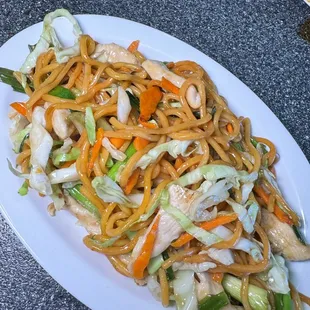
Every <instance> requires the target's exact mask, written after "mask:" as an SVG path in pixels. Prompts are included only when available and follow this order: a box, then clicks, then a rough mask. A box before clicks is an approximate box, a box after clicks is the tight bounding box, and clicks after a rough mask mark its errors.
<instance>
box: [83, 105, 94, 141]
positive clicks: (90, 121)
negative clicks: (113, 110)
mask: <svg viewBox="0 0 310 310" xmlns="http://www.w3.org/2000/svg"><path fill="white" fill-rule="evenodd" d="M85 127H86V131H87V136H88V140H89V143H90V144H91V145H94V144H95V142H96V122H95V119H94V114H93V110H92V108H91V107H87V108H86V114H85Z"/></svg>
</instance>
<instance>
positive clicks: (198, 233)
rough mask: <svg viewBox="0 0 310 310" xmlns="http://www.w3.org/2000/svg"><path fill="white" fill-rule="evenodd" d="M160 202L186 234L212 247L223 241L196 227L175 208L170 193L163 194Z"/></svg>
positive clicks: (164, 192)
mask: <svg viewBox="0 0 310 310" xmlns="http://www.w3.org/2000/svg"><path fill="white" fill-rule="evenodd" d="M160 202H161V208H162V209H163V210H164V211H165V212H167V213H168V214H169V215H171V216H172V218H174V219H175V220H176V221H177V222H178V224H179V225H180V226H181V227H182V228H183V229H184V230H185V231H186V232H188V233H189V234H191V235H192V236H194V237H195V238H196V239H197V240H199V241H200V242H201V243H203V244H205V245H208V246H210V245H212V244H214V243H217V242H219V241H221V240H222V239H221V238H219V237H218V236H217V235H215V234H213V233H210V232H208V231H206V230H204V229H202V228H200V227H198V226H196V225H194V224H193V222H192V221H191V220H190V219H189V218H188V217H187V216H186V215H185V214H184V213H183V212H182V211H180V210H179V209H178V208H175V207H173V206H172V205H171V204H170V203H169V193H168V191H167V190H164V191H163V192H162V195H161V200H160Z"/></svg>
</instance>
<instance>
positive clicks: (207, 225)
mask: <svg viewBox="0 0 310 310" xmlns="http://www.w3.org/2000/svg"><path fill="white" fill-rule="evenodd" d="M237 218H238V217H237V215H236V214H235V213H233V214H229V215H221V216H218V217H217V218H215V219H213V220H211V221H208V222H204V223H202V224H201V225H200V228H202V229H204V230H211V229H213V228H215V227H217V226H220V225H225V224H228V223H231V222H233V221H235V220H236V219H237ZM193 239H194V237H193V236H192V235H190V234H189V233H184V234H183V235H182V236H180V238H179V239H177V240H176V241H174V242H173V243H172V244H171V245H172V246H173V247H175V248H179V247H181V246H183V245H184V244H186V243H187V242H189V241H191V240H193Z"/></svg>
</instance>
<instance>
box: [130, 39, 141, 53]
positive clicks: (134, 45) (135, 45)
mask: <svg viewBox="0 0 310 310" xmlns="http://www.w3.org/2000/svg"><path fill="white" fill-rule="evenodd" d="M139 44H140V41H139V40H136V41H133V42H131V44H130V45H129V46H128V48H127V50H128V51H129V52H131V53H133V52H135V51H137V49H138V47H139Z"/></svg>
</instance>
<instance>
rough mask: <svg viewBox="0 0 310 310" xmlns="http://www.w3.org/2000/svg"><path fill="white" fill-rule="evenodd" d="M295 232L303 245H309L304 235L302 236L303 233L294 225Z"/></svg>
mask: <svg viewBox="0 0 310 310" xmlns="http://www.w3.org/2000/svg"><path fill="white" fill-rule="evenodd" d="M293 230H294V233H295V235H296V237H297V238H298V240H299V241H300V242H301V243H302V244H303V245H307V243H306V241H305V239H304V237H303V235H302V234H301V232H300V231H299V229H298V227H297V226H296V225H293Z"/></svg>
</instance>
